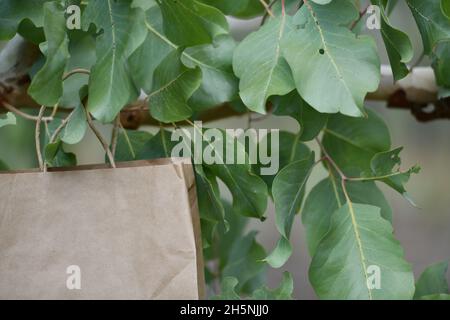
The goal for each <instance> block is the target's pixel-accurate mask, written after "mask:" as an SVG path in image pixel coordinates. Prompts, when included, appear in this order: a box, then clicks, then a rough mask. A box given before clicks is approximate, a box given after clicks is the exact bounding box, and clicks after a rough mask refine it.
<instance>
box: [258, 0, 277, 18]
mask: <svg viewBox="0 0 450 320" xmlns="http://www.w3.org/2000/svg"><path fill="white" fill-rule="evenodd" d="M259 2H261V4H262V6H263V7H264V9H266V12H267V14H268V15H269V16H271V17H272V18H275V15H274V14H273V12H272V9H270V6H269V5H268V4H267V3H266V1H265V0H259Z"/></svg>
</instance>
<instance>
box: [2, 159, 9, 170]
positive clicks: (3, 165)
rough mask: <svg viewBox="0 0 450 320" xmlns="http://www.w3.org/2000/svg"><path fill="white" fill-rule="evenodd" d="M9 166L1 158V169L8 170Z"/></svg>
mask: <svg viewBox="0 0 450 320" xmlns="http://www.w3.org/2000/svg"><path fill="white" fill-rule="evenodd" d="M8 170H9V167H8V166H7V165H6V163H4V162H3V161H2V160H1V159H0V171H8Z"/></svg>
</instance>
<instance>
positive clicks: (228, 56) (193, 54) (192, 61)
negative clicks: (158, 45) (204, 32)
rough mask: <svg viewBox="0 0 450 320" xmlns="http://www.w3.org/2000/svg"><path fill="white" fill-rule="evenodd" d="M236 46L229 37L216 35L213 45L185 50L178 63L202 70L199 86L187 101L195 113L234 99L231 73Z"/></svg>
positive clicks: (235, 89) (235, 83) (235, 88)
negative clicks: (180, 61)
mask: <svg viewBox="0 0 450 320" xmlns="http://www.w3.org/2000/svg"><path fill="white" fill-rule="evenodd" d="M235 47H236V43H235V41H234V40H233V38H232V37H230V36H218V37H217V38H216V39H215V40H214V43H213V44H208V45H201V46H196V47H192V48H187V49H186V51H185V52H184V53H183V55H182V61H183V63H184V64H185V65H187V66H190V67H195V66H198V67H199V68H200V69H201V70H202V84H201V85H200V88H199V89H198V90H197V91H196V92H195V93H194V94H193V96H192V97H191V99H190V100H189V104H190V105H192V108H193V109H194V110H195V111H203V110H206V109H209V108H211V107H216V106H218V105H220V104H223V103H225V102H228V101H231V100H233V99H235V98H236V97H237V96H238V79H237V78H236V76H235V75H234V73H233V70H232V60H233V53H234V49H235Z"/></svg>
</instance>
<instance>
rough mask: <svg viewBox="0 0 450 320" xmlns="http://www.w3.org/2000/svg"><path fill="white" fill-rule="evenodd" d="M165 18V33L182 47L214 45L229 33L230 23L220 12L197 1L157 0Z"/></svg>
mask: <svg viewBox="0 0 450 320" xmlns="http://www.w3.org/2000/svg"><path fill="white" fill-rule="evenodd" d="M157 3H158V4H159V6H160V8H161V11H162V14H163V17H164V24H163V25H164V33H165V34H166V35H167V37H168V38H169V39H170V40H171V41H173V42H174V43H176V44H177V45H181V46H194V45H199V44H205V43H212V41H213V40H214V38H215V37H217V36H218V35H221V34H226V33H228V22H227V20H226V18H225V16H224V15H223V13H222V12H220V10H217V9H216V8H214V7H211V6H208V5H205V4H203V3H201V2H198V1H195V0H183V1H177V0H157Z"/></svg>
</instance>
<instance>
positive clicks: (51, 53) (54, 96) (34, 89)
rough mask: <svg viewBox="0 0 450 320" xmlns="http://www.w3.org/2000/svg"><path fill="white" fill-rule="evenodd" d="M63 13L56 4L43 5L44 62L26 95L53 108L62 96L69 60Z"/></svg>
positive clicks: (62, 9)
mask: <svg viewBox="0 0 450 320" xmlns="http://www.w3.org/2000/svg"><path fill="white" fill-rule="evenodd" d="M64 14H65V11H64V8H62V7H61V6H60V5H58V4H57V3H56V2H49V3H46V4H45V5H44V32H45V37H46V39H47V53H46V56H47V57H46V58H47V59H46V62H45V64H44V66H43V67H42V69H41V70H39V72H38V73H37V74H36V75H35V76H34V78H33V80H32V82H31V85H30V87H29V89H28V93H29V94H30V96H32V97H33V99H34V100H36V101H37V102H38V103H40V104H42V105H46V106H53V105H55V104H56V103H58V101H59V99H60V98H61V96H62V95H63V82H62V77H63V74H64V70H65V68H66V64H67V61H68V59H69V38H68V36H67V33H66V18H65V16H64Z"/></svg>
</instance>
